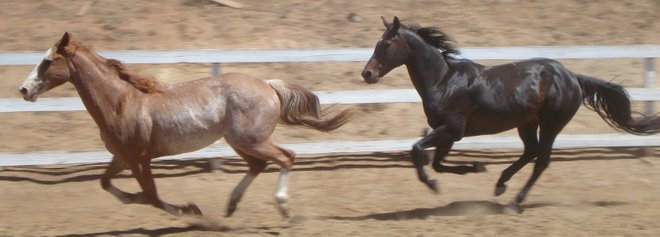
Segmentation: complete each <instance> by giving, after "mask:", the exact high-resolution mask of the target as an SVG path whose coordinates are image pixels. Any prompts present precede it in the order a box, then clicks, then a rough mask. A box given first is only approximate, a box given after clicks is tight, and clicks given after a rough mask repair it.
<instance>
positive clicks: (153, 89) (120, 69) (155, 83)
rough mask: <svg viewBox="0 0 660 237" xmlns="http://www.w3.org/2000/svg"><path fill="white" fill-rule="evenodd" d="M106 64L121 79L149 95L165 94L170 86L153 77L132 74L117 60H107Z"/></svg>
mask: <svg viewBox="0 0 660 237" xmlns="http://www.w3.org/2000/svg"><path fill="white" fill-rule="evenodd" d="M105 64H106V65H107V66H108V67H109V68H112V69H114V70H115V71H116V72H117V75H118V76H119V78H121V79H122V80H124V81H127V82H128V83H130V84H131V85H133V86H134V87H135V88H136V89H138V90H140V91H142V92H144V93H147V94H156V93H162V92H165V91H166V90H167V88H168V85H167V84H166V83H164V82H161V81H159V80H157V79H156V78H154V77H151V76H144V75H140V74H137V73H133V72H130V71H129V70H128V69H126V67H125V66H124V64H123V63H121V62H120V61H119V60H116V59H107V60H106V62H105Z"/></svg>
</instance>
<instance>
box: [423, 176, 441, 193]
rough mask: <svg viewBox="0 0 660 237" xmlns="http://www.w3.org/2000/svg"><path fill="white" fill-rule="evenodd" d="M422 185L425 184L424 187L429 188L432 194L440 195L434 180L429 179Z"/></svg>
mask: <svg viewBox="0 0 660 237" xmlns="http://www.w3.org/2000/svg"><path fill="white" fill-rule="evenodd" d="M424 184H426V186H427V187H429V188H430V189H431V191H433V193H435V194H438V193H440V189H439V188H438V182H437V181H435V179H429V180H427V181H426V182H424Z"/></svg>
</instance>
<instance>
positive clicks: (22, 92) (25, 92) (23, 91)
mask: <svg viewBox="0 0 660 237" xmlns="http://www.w3.org/2000/svg"><path fill="white" fill-rule="evenodd" d="M18 91H19V92H21V95H25V94H27V93H28V89H27V88H25V87H21V88H19V89H18Z"/></svg>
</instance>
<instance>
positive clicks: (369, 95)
mask: <svg viewBox="0 0 660 237" xmlns="http://www.w3.org/2000/svg"><path fill="white" fill-rule="evenodd" d="M462 51H463V54H462V55H463V56H464V57H466V58H470V59H472V60H519V59H527V58H532V57H547V58H554V59H590V58H591V59H612V58H643V59H644V60H645V64H644V65H645V68H644V70H645V73H644V82H643V85H644V86H645V87H646V88H629V89H628V90H629V92H630V95H631V98H632V99H633V100H642V101H657V100H660V90H658V89H656V88H651V87H653V86H654V84H655V82H654V80H655V61H654V59H655V58H658V57H660V45H629V46H569V47H565V46H563V47H502V48H466V49H463V50H462ZM371 52H372V49H308V50H169V51H142V50H131V51H99V53H100V54H101V55H103V56H104V57H108V58H116V59H120V60H122V61H123V62H124V63H131V64H173V63H210V64H213V70H212V71H213V72H218V71H219V66H218V65H219V63H269V62H322V61H335V62H337V61H339V62H355V61H367V60H368V59H369V56H370V55H371ZM41 57H43V52H0V66H17V65H35V64H37V63H38V62H39V61H40V60H41ZM316 93H317V94H318V95H319V97H320V99H321V102H322V103H324V104H336V103H338V104H361V103H408V102H419V101H420V99H419V96H418V95H417V94H416V93H415V91H414V90H411V89H403V90H355V91H325V92H316ZM649 108H651V107H650V106H649ZM79 110H84V107H83V106H82V103H81V101H80V99H79V98H41V99H40V100H39V102H37V103H27V102H24V101H22V99H0V112H34V111H79ZM647 112H650V110H648V111H647ZM420 126H422V125H420ZM416 140H417V138H410V139H402V140H384V141H382V140H381V141H330V142H328V141H324V142H320V143H303V144H285V145H284V146H286V147H290V148H292V149H294V150H296V152H297V153H298V154H319V153H337V152H341V153H351V152H377V151H382V152H392V151H404V150H408V149H410V147H411V146H412V144H413V143H414V141H416ZM620 146H660V136H655V135H654V136H643V137H640V136H632V135H627V134H606V135H604V134H599V135H593V134H592V135H586V134H585V135H560V136H559V137H558V138H557V141H556V145H555V147H557V148H572V147H620ZM519 147H522V143H521V142H520V141H519V139H518V138H517V137H492V136H482V137H472V138H466V139H464V140H462V141H460V142H459V143H457V144H456V145H455V146H454V148H456V149H483V148H519ZM234 156H236V154H235V153H234V152H233V151H232V150H231V149H230V148H229V147H228V146H226V145H223V144H222V143H218V144H214V145H212V146H210V147H207V148H205V149H202V150H199V151H197V152H192V153H186V154H181V155H177V156H170V157H165V158H164V159H181V158H199V157H234ZM109 159H110V154H109V153H107V152H105V151H99V152H61V151H53V152H36V153H0V166H19V165H42V164H61V163H95V162H105V161H108V160H109Z"/></svg>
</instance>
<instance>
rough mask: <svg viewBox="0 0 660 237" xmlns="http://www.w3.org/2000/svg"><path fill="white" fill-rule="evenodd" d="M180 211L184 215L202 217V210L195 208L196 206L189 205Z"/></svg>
mask: <svg viewBox="0 0 660 237" xmlns="http://www.w3.org/2000/svg"><path fill="white" fill-rule="evenodd" d="M181 211H182V212H183V214H184V215H194V216H201V215H202V210H200V209H199V207H197V205H195V204H193V203H190V204H188V205H186V206H184V207H183V208H181Z"/></svg>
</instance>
